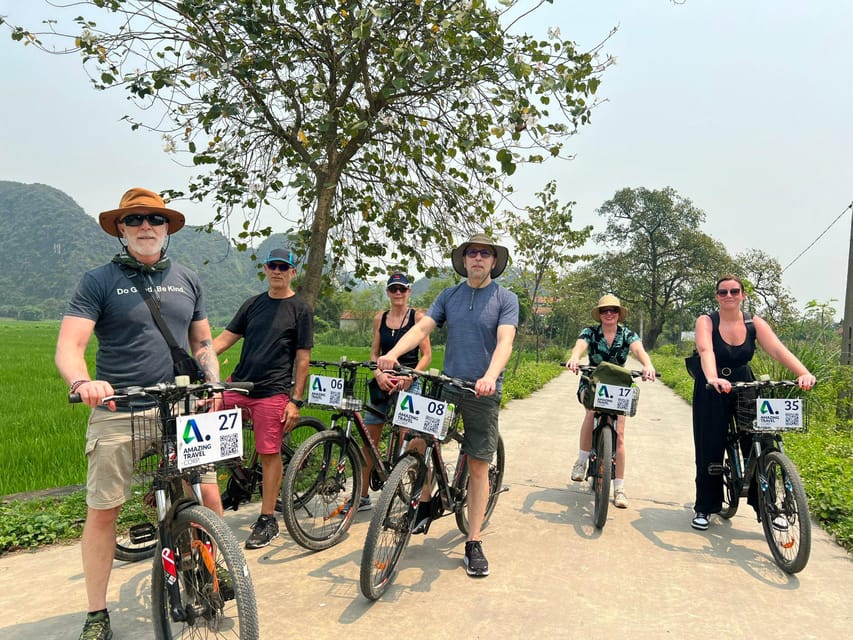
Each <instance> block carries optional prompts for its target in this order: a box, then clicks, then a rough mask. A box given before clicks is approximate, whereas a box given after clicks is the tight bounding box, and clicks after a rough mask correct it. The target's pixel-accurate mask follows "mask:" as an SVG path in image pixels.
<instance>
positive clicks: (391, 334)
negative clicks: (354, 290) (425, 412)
mask: <svg viewBox="0 0 853 640" xmlns="http://www.w3.org/2000/svg"><path fill="white" fill-rule="evenodd" d="M385 293H386V294H387V295H388V299H389V300H390V301H391V308H390V309H389V310H388V311H380V312H379V313H377V314H376V316H375V317H374V318H373V343H372V344H371V347H370V359H371V360H373V361H376V360H377V359H378V358H379V356H381V355H383V354H385V353H388V351H390V350H391V349H392V348H393V347H394V345H396V344H397V342H398V341H399V340H400V337H401V336H403V335H404V334H405V333H406V332H407V331H408V330H409V329H411V328H412V327H413V326H415V323H416V322H417V321H418V320H420V319H421V318H422V317H423V315H424V314H423V312H422V311H417V310H415V309H412V308H411V307H409V297H410V296H411V294H412V283H411V281H410V280H409V278H408V277H406V276H405V275H403V274H402V273H393V274H391V277H390V278H388V282H387V283H386V285H385ZM431 360H432V347H431V346H430V341H429V336H427V337H425V338H424V339H423V340H422V341H421V343H420V344H419V345H418V346H417V347H416V348H414V349H412V350H411V351H409V352H408V353H406V354H405V355H403V356H401V357H400V364H402V365H404V366H407V367H413V368H415V369H421V370H423V369H426V368H428V367H429V363H430V361H431ZM398 380H399V382H398ZM398 384H399V386H398ZM411 384H412V381H411V380H410V379H408V378H399V379H396V378H394V377H393V376H389V375H387V374H385V373H382V372H381V371H379V370H378V369H377V370H376V371H374V372H373V380H371V381H370V385H369V387H370V404H372V405H373V406H374V407H376V408H377V409H379V410H380V411H383V412H385V413H387V412H388V408H389V403H390V398H389V396H388V393H389V392H390V391H392V390H394V389H395V388H401V389H408V388H409V387H410V386H411ZM364 424H365V426H366V427H367V432H368V435H369V436H370V439H371V440H372V441H373V442H378V440H379V438H381V437H382V426H383V424H384V423H383V422H382V420H381V419H380V418H378V417H377V416H375V415H373V414H372V413H370V412H368V411H366V412H365V413H364ZM364 459H365V460H367V461H368V464H366V465H364V469H363V470H362V483H361V493H362V496H361V500H360V503H359V505H358V508H359V509H364V510H367V509H369V508H370V506H371V503H370V497H369V496H368V489H369V488H370V482H369V480H370V472H371V470H372V468H373V467H372V465H371V464H370V462H369V461H370V458H369V457H368V456H367V454H365V455H364Z"/></svg>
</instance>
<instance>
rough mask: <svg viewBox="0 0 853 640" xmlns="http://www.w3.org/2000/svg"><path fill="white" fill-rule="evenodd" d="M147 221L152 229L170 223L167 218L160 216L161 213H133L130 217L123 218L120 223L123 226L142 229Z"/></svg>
mask: <svg viewBox="0 0 853 640" xmlns="http://www.w3.org/2000/svg"><path fill="white" fill-rule="evenodd" d="M145 220H147V221H148V224H150V225H151V226H152V227H159V226H161V225H164V224H166V223H167V222H169V219H168V218H167V217H166V216H163V215H160V214H159V213H131V214H130V215H129V216H125V217H124V218H122V219H121V220H120V221H119V222H121V223H122V224H123V225H127V226H128V227H141V226H142V223H143V221H145Z"/></svg>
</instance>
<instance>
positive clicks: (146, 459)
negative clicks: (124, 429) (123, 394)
mask: <svg viewBox="0 0 853 640" xmlns="http://www.w3.org/2000/svg"><path fill="white" fill-rule="evenodd" d="M130 432H131V451H132V455H133V469H134V475H136V476H140V477H147V476H154V475H155V474H156V473H157V471H158V470H159V468H160V458H161V457H162V456H161V453H162V452H161V448H160V442H161V440H160V410H159V409H157V408H156V407H154V408H152V407H149V408H131V411H130Z"/></svg>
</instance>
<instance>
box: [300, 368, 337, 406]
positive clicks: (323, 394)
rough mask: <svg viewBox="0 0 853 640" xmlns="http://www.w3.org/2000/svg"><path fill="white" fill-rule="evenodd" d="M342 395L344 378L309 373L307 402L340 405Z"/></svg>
mask: <svg viewBox="0 0 853 640" xmlns="http://www.w3.org/2000/svg"><path fill="white" fill-rule="evenodd" d="M343 396H344V379H343V378H333V377H331V376H318V375H314V374H311V378H310V379H309V381H308V404H320V405H326V406H329V407H340V406H341V401H342V400H343Z"/></svg>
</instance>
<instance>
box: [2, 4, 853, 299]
mask: <svg viewBox="0 0 853 640" xmlns="http://www.w3.org/2000/svg"><path fill="white" fill-rule="evenodd" d="M530 4H531V6H532V5H533V4H534V3H533V2H531V3H530ZM51 12H53V13H51ZM0 15H5V16H7V17H8V18H9V21H10V22H12V23H25V24H28V25H34V26H35V25H37V23H38V21H39V20H40V19H42V18H44V17H47V16H50V15H56V13H55V10H52V9H51V8H50V7H49V6H47V4H46V3H45V2H44V1H43V0H0ZM524 24H525V26H526V29H525V30H527V31H529V32H532V33H536V34H541V35H543V36H544V34H545V29H546V28H547V27H549V26H550V27H559V28H560V31H561V34H562V35H563V36H564V37H570V38H572V39H574V40H576V41H577V42H578V44H579V45H581V46H582V47H585V48H589V47H592V46H594V45H595V44H597V43H598V42H600V41H601V40H602V39H603V38H604V37H605V36H606V35H607V33H608V32H609V31H610V29H611V28H612V27H615V26H618V28H619V29H618V31H617V33H616V34H615V35H614V36H613V37H612V38H611V39H610V41H609V42H608V43H607V44H606V45H605V52H606V53H609V54H611V55H613V56H615V58H616V61H617V64H616V65H615V66H613V67H611V68H610V69H609V70H608V71H607V72H606V73H605V75H604V78H603V82H602V85H601V88H600V90H599V97H600V98H603V99H606V102H604V103H603V104H602V105H600V106H599V107H598V108H597V110H596V111H595V112H594V114H593V118H592V124H590V125H589V126H587V127H585V128H583V129H582V130H581V132H580V134H579V135H578V136H576V137H575V138H573V140H572V142H571V145H570V151H571V152H572V153H574V154H575V156H576V157H575V159H574V160H573V161H571V162H559V163H551V164H548V165H546V167H545V169H541V168H539V169H537V170H536V171H535V172H532V173H525V172H522V173H521V174H520V175H519V176H518V179H517V183H518V185H520V188H521V185H523V189H526V190H528V191H529V203H531V204H532V203H533V202H534V198H533V193H534V192H535V191H537V190H539V189H540V188H541V187H542V186H543V185H544V184H545V182H547V181H548V180H549V179H551V178H556V179H557V181H558V185H559V187H558V189H559V190H558V195H559V197H560V199H561V201H562V202H567V201H571V200H574V201H576V202H577V205H576V206H575V208H574V212H575V213H574V222H575V224H576V225H578V226H581V225H584V224H594V225H595V226H596V230H602V229H603V226H602V225H603V219H602V218H601V217H599V216H598V215H596V214H595V210H596V209H597V208H598V207H599V206H600V205H601V204H602V203H604V202H605V201H606V200H608V199H609V198H611V197H612V196H613V194H614V193H615V192H616V191H617V190H619V189H621V188H623V187H646V188H649V189H660V188H663V187H667V186H670V187H672V188H674V189H675V190H676V191H677V192H678V193H679V194H681V195H682V196H685V197H687V198H690V199H691V200H692V201H693V203H694V204H695V205H696V206H698V207H699V208H700V209H702V210H704V211H705V213H706V214H707V220H706V223H705V225H704V226H703V228H702V230H703V231H704V232H705V233H707V234H709V235H711V236H712V237H714V238H716V239H717V240H720V241H722V242H723V243H724V244H725V245H726V246H727V248H728V249H729V251H730V252H731V253H736V252H738V251H742V250H744V249H747V248H758V249H761V250H763V251H765V252H767V253H769V254H770V255H772V256H774V257H775V258H776V259H777V260H778V261H779V262H780V263H781V264H782V266H783V267H784V266H786V265H788V264H789V263H790V262H791V261H792V260H794V259H795V258H796V256H797V255H798V254H800V253H801V252H802V251H803V250H804V249H806V247H808V245H809V244H811V243H812V242H813V241H814V240H815V239H816V238H818V236H819V235H820V234H821V233H823V232H824V231H826V230H827V229H828V228H829V227H830V225H831V224H832V222H833V221H834V220H836V218H839V216H840V215H841V214H842V213H843V215H841V217H840V219H838V221H837V222H836V223H835V224H834V226H832V227H831V228H829V231H828V232H827V233H826V235H824V236H823V238H821V239H820V240H819V241H818V242H817V243H816V244H815V245H814V246H813V247H812V248H811V249H809V251H808V252H806V254H805V255H803V256H802V257H801V258H799V260H797V261H796V262H795V263H794V264H793V265H792V266H790V267H789V268H788V269H787V270H786V271H785V273H784V275H783V282H784V284H785V285H786V286H787V287H788V288H789V289H790V290H791V292H792V293H793V294H794V296H795V297H796V298H797V300H798V301H799V302H800V303H801V304H805V303H806V302H807V301H809V300H811V299H817V300H818V301H820V302H827V301H829V300H830V299H833V298H834V299H835V300H836V302H835V303H834V305H835V306H836V308H837V309H838V310H839V312H840V311H842V310H843V307H844V294H845V282H846V274H847V261H848V252H849V250H850V238H851V212H850V211H849V210H848V211H846V212H845V209H846V208H847V206H848V205H849V204H850V203H851V201H853V163H851V155H853V127H851V125H850V123H849V122H848V119H849V115H850V114H851V113H853V100H851V98H853V83H851V78H853V39H851V38H850V34H849V29H850V27H851V25H853V2H850V1H849V0H836V1H828V0H826V1H824V0H814V1H810V2H807V1H805V0H799V1H796V0H746V1H744V0H687V2H686V3H685V4H683V5H675V4H672V3H671V2H669V1H667V0H621V1H616V0H612V1H611V0H584V1H582V2H581V1H576V0H555V1H554V4H553V5H545V6H544V7H543V8H542V9H541V10H540V11H539V12H538V14H537V17H536V18H535V19H529V20H527V21H526V22H525V23H524ZM0 65H2V66H0V69H2V86H3V99H2V100H0V122H2V128H0V131H2V137H0V180H13V181H18V182H25V183H32V182H40V183H44V184H49V185H51V186H53V187H56V188H58V189H61V190H62V191H65V192H66V193H68V194H69V195H70V196H71V197H72V198H74V199H75V200H76V201H77V202H78V203H79V204H80V206H81V207H82V208H83V209H84V210H86V211H87V212H88V213H90V214H92V215H96V214H97V212H99V211H102V210H104V209H110V208H113V207H115V206H117V204H118V200H119V198H120V196H121V194H122V193H123V192H124V191H125V190H126V189H127V188H129V187H131V186H145V187H149V188H152V189H162V188H166V187H169V186H175V187H180V186H182V185H183V184H184V183H185V180H186V178H187V177H188V176H189V175H191V174H192V172H191V171H190V170H188V169H184V168H182V167H180V166H178V165H176V164H175V163H174V162H173V161H172V160H171V159H170V158H171V157H170V156H168V155H166V154H165V153H164V152H163V150H162V147H163V142H162V140H161V139H160V138H159V136H158V135H156V134H151V133H143V132H131V131H130V130H129V127H128V126H127V125H126V124H125V123H123V122H121V121H120V118H121V116H122V115H124V114H126V113H133V110H132V107H131V105H129V103H127V102H126V100H125V99H124V95H123V94H122V93H121V91H117V92H107V93H99V92H96V91H94V90H92V89H91V88H90V86H89V84H88V79H87V77H86V76H85V74H84V72H83V70H82V67H81V64H80V61H79V59H78V58H77V57H76V56H51V55H46V54H44V53H41V52H39V51H37V50H35V49H33V48H32V47H26V48H25V47H23V46H22V45H21V44H20V43H15V42H12V41H11V39H10V38H9V37H8V33H7V32H5V31H2V32H0ZM523 192H524V191H523ZM182 210H184V211H185V213H187V215H188V218H189V222H190V223H192V224H200V223H202V222H206V221H207V220H208V215H209V214H208V212H207V211H206V210H204V209H203V208H201V207H198V206H195V207H193V206H189V205H186V206H183V207H182Z"/></svg>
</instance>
